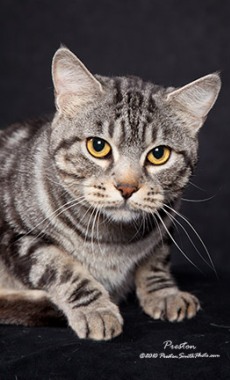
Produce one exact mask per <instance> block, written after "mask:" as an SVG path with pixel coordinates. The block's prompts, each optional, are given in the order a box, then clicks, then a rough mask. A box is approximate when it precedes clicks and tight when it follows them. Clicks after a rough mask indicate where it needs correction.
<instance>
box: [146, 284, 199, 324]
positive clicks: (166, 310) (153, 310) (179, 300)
mask: <svg viewBox="0 0 230 380" xmlns="http://www.w3.org/2000/svg"><path fill="white" fill-rule="evenodd" d="M140 303H141V306H142V307H143V309H144V311H145V313H146V314H148V315H150V317H152V318H153V319H162V320H168V321H170V322H180V321H183V319H185V318H189V319H190V318H192V317H194V316H195V315H196V313H197V311H198V310H199V309H200V303H199V301H198V299H197V298H196V297H195V296H194V295H192V294H190V293H187V292H182V291H180V290H175V291H174V292H168V291H166V290H159V291H158V292H156V293H155V294H154V296H153V295H151V294H146V295H144V296H142V298H141V300H140Z"/></svg>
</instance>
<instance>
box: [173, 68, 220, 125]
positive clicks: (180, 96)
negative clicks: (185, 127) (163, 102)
mask: <svg viewBox="0 0 230 380" xmlns="http://www.w3.org/2000/svg"><path fill="white" fill-rule="evenodd" d="M220 88H221V80H220V76H219V74H218V73H214V74H209V75H206V76H204V77H202V78H200V79H197V80H195V81H194V82H192V83H189V84H187V85H186V86H184V87H181V88H178V89H176V90H173V91H172V92H170V93H169V94H168V95H167V102H169V103H170V104H171V105H172V106H173V107H174V109H175V110H177V111H178V112H180V113H182V114H184V115H185V117H187V118H188V120H190V124H191V125H192V126H193V128H194V129H195V130H196V131H197V130H198V129H199V128H200V127H201V126H202V124H203V123H204V121H205V118H206V116H207V114H208V112H209V111H210V109H211V108H212V107H213V105H214V103H215V101H216V99H217V96H218V94H219V91H220ZM186 115H187V116H186ZM189 117H190V119H189Z"/></svg>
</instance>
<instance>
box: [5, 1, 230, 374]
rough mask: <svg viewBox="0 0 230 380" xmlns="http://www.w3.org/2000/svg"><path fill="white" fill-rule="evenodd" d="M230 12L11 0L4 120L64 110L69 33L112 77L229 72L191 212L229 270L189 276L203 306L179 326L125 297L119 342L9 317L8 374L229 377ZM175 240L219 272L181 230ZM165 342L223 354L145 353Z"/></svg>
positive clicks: (205, 134)
mask: <svg viewBox="0 0 230 380" xmlns="http://www.w3.org/2000/svg"><path fill="white" fill-rule="evenodd" d="M229 20H230V2H229V1H228V0H221V1H220V0H202V1H201V0H186V1H184V0H162V1H161V0H97V1H94V0H68V1H64V0H56V1H46V0H33V1H30V0H20V1H18V0H1V2H0V46H1V52H0V90H1V92H0V128H5V127H6V126H7V125H8V124H9V123H12V122H15V121H18V120H24V119H27V118H33V117H37V116H41V115H43V114H46V113H49V112H51V111H53V110H54V106H53V86H52V82H51V75H50V65H51V59H52V56H53V54H54V52H55V50H56V49H57V48H58V47H59V45H60V43H64V44H65V45H66V46H67V47H69V48H70V49H72V50H73V51H74V53H76V54H77V55H78V56H79V58H81V59H82V60H83V62H84V63H85V64H86V65H87V67H88V68H89V69H90V70H91V71H92V72H93V73H99V74H103V75H123V74H134V75H139V76H141V77H143V78H144V79H145V80H151V81H153V82H155V83H158V84H163V85H174V86H181V85H183V84H186V83H188V82H190V81H192V80H194V79H197V78H198V77H201V76H202V75H205V74H208V73H211V72H214V71H216V70H220V71H221V77H222V80H223V87H222V90H221V93H220V97H219V98H218V101H217V103H216V106H215V109H214V110H213V111H212V112H211V113H210V115H209V116H208V120H207V122H206V123H205V126H204V127H203V128H202V130H201V132H200V149H199V156H200V161H199V165H198V168H197V170H196V173H195V175H194V176H193V177H192V179H191V182H192V183H193V185H192V184H190V185H189V187H188V189H187V190H186V193H185V194H184V198H185V199H188V200H190V201H183V202H182V213H183V214H184V215H186V216H187V217H188V218H189V220H190V221H191V222H192V224H193V225H194V227H195V228H196V230H197V231H198V232H199V234H200V235H201V237H202V239H203V240H204V242H205V243H206V245H207V247H208V249H209V252H210V254H211V257H212V260H213V262H214V264H215V267H216V269H217V271H218V273H219V275H220V277H223V274H225V277H226V280H225V281H223V280H220V281H217V280H214V276H213V275H212V277H210V279H209V277H205V276H202V277H196V276H195V275H194V274H193V276H191V277H190V276H189V275H184V277H181V284H182V287H183V289H186V290H194V292H195V294H196V295H197V296H198V297H199V298H200V300H201V301H203V302H202V303H203V309H204V311H202V312H200V313H199V315H198V316H197V317H196V318H195V319H193V320H191V321H185V322H182V323H180V324H170V323H163V322H158V321H153V320H151V319H150V318H148V317H147V316H146V315H144V314H143V313H142V312H141V310H140V308H139V307H138V305H137V303H136V301H135V299H134V298H132V297H131V298H130V299H129V301H128V302H127V303H126V304H124V305H122V314H123V316H124V318H125V325H124V333H123V335H121V336H120V337H118V338H117V339H115V340H113V341H110V342H100V343H97V342H90V341H80V340H78V338H77V337H76V336H75V335H74V333H73V332H72V331H71V330H70V329H67V328H33V329H29V328H23V327H15V326H0V380H7V379H12V380H24V379H25V380H27V379H29V380H31V379H42V380H43V379H44V380H46V379H50V380H56V379H58V380H65V379H67V380H68V379H87V380H88V379H89V380H90V379H98V380H100V379H117V380H118V379H119V380H120V379H125V380H129V379H146V380H147V379H148V380H149V379H156V380H164V379H170V380H171V379H173V380H174V379H175V380H180V379H186V380H187V379H188V380H189V379H192V380H195V379H199V380H200V379H201V380H202V379H208V380H212V379H213V380H216V379H218V380H219V379H220V380H229V379H230V347H229V344H230V343H229V342H230V331H229V330H230V327H229V326H230V300H229V285H230V283H229V280H227V278H229V272H230V255H229V214H230V213H229V194H230V175H229V141H230V127H229V118H230V117H229V113H230V112H229V91H230V70H229V62H230V22H229ZM197 186H198V188H197ZM210 197H211V199H210V200H208V201H201V202H200V200H204V199H206V198H210ZM191 200H194V201H195V202H191ZM186 228H187V229H188V231H189V233H190V234H191V237H192V239H193V240H194V241H195V243H196V245H197V246H198V248H199V250H200V251H201V253H202V255H204V257H206V258H207V255H206V253H205V251H204V248H202V245H201V244H200V243H199V241H198V240H197V238H196V236H195V235H194V233H193V232H192V230H191V228H190V227H188V226H187V227H186ZM175 239H176V241H177V242H178V244H179V245H180V246H181V247H183V250H184V251H185V252H186V254H187V255H188V256H189V257H190V259H191V260H192V261H193V262H194V263H195V264H196V265H197V266H198V268H199V269H201V270H202V271H203V272H205V273H206V275H208V276H211V273H212V271H211V270H210V269H209V268H208V267H207V265H206V264H204V263H203V262H202V260H201V259H200V258H199V256H198V254H197V252H196V250H195V249H194V247H193V246H192V245H191V243H190V242H189V240H188V238H187V237H186V235H185V233H184V232H183V230H182V229H181V228H180V236H179V235H178V234H177V233H176V234H175ZM172 250H173V263H174V268H176V269H177V272H178V273H182V274H183V273H184V274H185V273H188V272H193V273H198V272H197V271H196V272H195V269H194V268H193V267H192V265H191V264H190V263H188V262H187V261H186V259H185V258H184V257H183V255H182V254H181V253H180V252H179V251H178V250H177V249H176V248H175V246H174V247H173V248H172ZM165 340H172V341H173V343H174V344H179V343H183V342H185V341H186V342H188V343H189V344H190V345H193V344H194V345H195V346H197V349H196V350H189V353H191V352H197V353H210V354H218V355H220V357H219V358H205V357H204V358H197V359H195V358H188V359H175V358H174V359H173V358H168V359H163V358H162V359H160V358H154V359H150V358H149V359H147V358H146V359H140V358H139V355H140V354H141V353H143V352H144V353H157V354H160V353H161V352H164V350H163V342H164V341H165ZM177 351H178V350H173V351H172V352H173V354H174V355H176V354H177ZM182 351H185V350H182ZM182 351H179V352H182ZM168 352H171V351H170V350H167V353H168Z"/></svg>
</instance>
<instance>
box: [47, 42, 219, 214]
mask: <svg viewBox="0 0 230 380" xmlns="http://www.w3.org/2000/svg"><path fill="white" fill-rule="evenodd" d="M52 74H53V82H54V88H55V98H56V107H57V113H56V115H55V117H54V120H53V123H52V133H51V143H50V151H51V153H52V155H53V157H54V160H55V165H56V168H57V171H58V174H59V176H60V179H61V181H63V184H64V186H65V187H66V188H67V189H68V191H70V192H71V193H72V194H74V195H75V196H76V197H79V199H80V200H81V202H84V203H85V204H87V205H88V206H93V207H96V208H98V209H100V210H101V212H102V213H104V214H105V215H107V216H108V217H110V218H112V219H113V220H116V221H121V220H123V221H130V220H132V219H135V218H136V217H138V216H139V215H140V214H143V213H154V212H155V211H156V210H159V209H160V208H161V207H162V206H163V204H164V203H168V202H170V201H172V200H174V199H176V198H177V197H178V196H179V195H180V193H181V190H182V189H183V188H184V186H185V185H186V184H187V182H188V180H189V176H190V174H191V172H192V170H193V168H194V165H195V164H196V161H197V132H198V130H199V128H200V127H201V126H202V125H203V123H204V121H205V118H206V116H207V114H208V112H209V111H210V109H211V108H212V106H213V105H214V103H215V101H216V98H217V96H218V93H219V90H220V86H221V82H220V78H219V75H218V74H216V73H214V74H210V75H207V76H205V77H202V78H200V79H198V80H196V81H194V82H192V83H190V84H188V85H186V86H184V87H182V88H178V89H174V88H166V89H165V88H163V87H160V86H156V85H154V84H151V83H146V82H143V81H142V80H141V79H140V78H136V77H114V78H108V77H101V76H96V77H95V76H93V75H92V74H91V73H90V72H89V71H88V70H87V69H86V67H85V66H84V65H83V64H82V63H81V62H80V61H79V60H78V59H77V57H76V56H75V55H74V54H73V53H71V52H70V51H69V50H68V49H66V48H60V49H59V50H58V51H57V52H56V54H55V56H54V59H53V66H52ZM81 197H82V198H81Z"/></svg>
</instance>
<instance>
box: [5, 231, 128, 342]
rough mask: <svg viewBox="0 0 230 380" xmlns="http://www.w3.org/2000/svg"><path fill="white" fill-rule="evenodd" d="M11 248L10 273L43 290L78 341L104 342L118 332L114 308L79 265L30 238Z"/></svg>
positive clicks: (53, 246) (56, 248) (120, 319)
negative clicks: (79, 339) (12, 255)
mask: <svg viewBox="0 0 230 380" xmlns="http://www.w3.org/2000/svg"><path fill="white" fill-rule="evenodd" d="M15 245H16V246H15V247H12V248H13V251H14V257H13V259H12V262H11V270H13V271H14V273H15V275H17V277H19V278H20V279H21V280H22V281H23V282H24V284H26V285H27V286H28V287H30V288H35V289H41V290H45V291H46V292H47V294H48V297H49V298H50V299H51V301H52V302H53V303H54V304H55V305H57V307H58V308H59V309H60V310H62V311H63V313H64V314H65V315H66V317H67V319H68V322H69V325H70V326H71V327H72V329H73V330H74V331H75V332H76V333H77V335H78V336H79V337H80V338H90V339H95V340H108V339H111V338H113V337H115V336H117V335H119V334H120V333H121V332H122V324H123V321H122V317H121V315H120V312H119V309H118V307H117V306H116V305H115V304H114V303H112V302H111V300H110V298H109V294H108V292H107V291H106V290H105V288H104V287H103V286H102V285H101V284H100V283H98V282H97V281H96V280H95V279H94V278H93V277H92V276H91V274H90V273H89V272H88V270H87V269H86V268H85V267H84V266H83V265H82V264H81V263H79V262H78V261H77V260H75V259H74V258H73V257H72V256H70V255H69V254H67V253H66V252H65V251H63V250H62V249H60V248H59V247H57V246H55V245H47V244H44V243H43V242H40V241H35V240H34V238H32V237H24V238H22V239H21V240H20V242H19V243H15Z"/></svg>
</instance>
